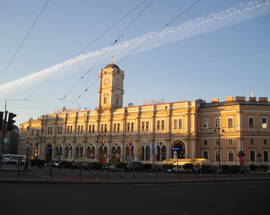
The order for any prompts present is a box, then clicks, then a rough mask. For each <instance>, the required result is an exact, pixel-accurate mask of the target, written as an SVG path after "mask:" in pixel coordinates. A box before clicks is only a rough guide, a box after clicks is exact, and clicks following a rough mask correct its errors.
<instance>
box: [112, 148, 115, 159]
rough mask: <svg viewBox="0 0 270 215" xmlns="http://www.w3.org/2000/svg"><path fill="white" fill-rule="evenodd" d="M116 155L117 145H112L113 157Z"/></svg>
mask: <svg viewBox="0 0 270 215" xmlns="http://www.w3.org/2000/svg"><path fill="white" fill-rule="evenodd" d="M115 156H116V148H115V146H113V147H112V157H115Z"/></svg>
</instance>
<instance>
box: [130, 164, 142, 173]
mask: <svg viewBox="0 0 270 215" xmlns="http://www.w3.org/2000/svg"><path fill="white" fill-rule="evenodd" d="M141 169H142V163H140V162H129V163H128V164H127V171H132V170H141Z"/></svg>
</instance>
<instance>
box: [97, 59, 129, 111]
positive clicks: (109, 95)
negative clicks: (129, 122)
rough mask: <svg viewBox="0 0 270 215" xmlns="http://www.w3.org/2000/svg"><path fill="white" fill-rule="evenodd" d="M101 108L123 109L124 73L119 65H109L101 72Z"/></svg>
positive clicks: (99, 90)
mask: <svg viewBox="0 0 270 215" xmlns="http://www.w3.org/2000/svg"><path fill="white" fill-rule="evenodd" d="M99 80H100V83H99V89H98V93H99V103H98V104H99V106H98V108H99V109H100V110H106V109H114V108H121V107H123V95H124V90H123V87H124V82H123V81H124V71H122V70H121V69H120V68H119V67H118V66H117V65H115V64H109V65H107V66H106V67H105V68H104V69H101V70H100V72H99Z"/></svg>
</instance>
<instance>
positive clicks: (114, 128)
mask: <svg viewBox="0 0 270 215" xmlns="http://www.w3.org/2000/svg"><path fill="white" fill-rule="evenodd" d="M113 131H114V132H116V123H114V124H113Z"/></svg>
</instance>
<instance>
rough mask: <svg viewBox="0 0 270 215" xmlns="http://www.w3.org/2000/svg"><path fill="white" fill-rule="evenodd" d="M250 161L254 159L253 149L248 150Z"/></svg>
mask: <svg viewBox="0 0 270 215" xmlns="http://www.w3.org/2000/svg"><path fill="white" fill-rule="evenodd" d="M249 160H250V161H255V152H254V151H250V157H249Z"/></svg>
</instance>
